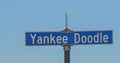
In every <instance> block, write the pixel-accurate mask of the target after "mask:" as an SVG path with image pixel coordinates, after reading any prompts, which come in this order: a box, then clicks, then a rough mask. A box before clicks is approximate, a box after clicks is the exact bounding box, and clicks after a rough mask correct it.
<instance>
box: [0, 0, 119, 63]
mask: <svg viewBox="0 0 120 63" xmlns="http://www.w3.org/2000/svg"><path fill="white" fill-rule="evenodd" d="M65 12H67V14H68V18H69V19H68V20H69V28H70V29H72V30H74V31H88V30H113V33H114V35H113V37H114V43H113V44H112V45H79V46H72V48H71V63H119V62H120V0H0V63H64V51H63V47H62V46H30V47H27V46H25V32H28V31H61V30H63V29H64V28H65V25H64V24H65V17H64V15H65Z"/></svg>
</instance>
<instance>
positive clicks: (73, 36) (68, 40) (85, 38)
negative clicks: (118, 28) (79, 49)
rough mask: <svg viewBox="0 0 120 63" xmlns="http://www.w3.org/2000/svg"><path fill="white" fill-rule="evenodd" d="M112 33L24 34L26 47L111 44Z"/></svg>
mask: <svg viewBox="0 0 120 63" xmlns="http://www.w3.org/2000/svg"><path fill="white" fill-rule="evenodd" d="M112 34H113V33H112V31H75V32H70V33H63V32H26V33H25V36H26V37H25V39H26V45H27V46H32V45H65V44H67V45H80V44H112V42H113V37H112Z"/></svg>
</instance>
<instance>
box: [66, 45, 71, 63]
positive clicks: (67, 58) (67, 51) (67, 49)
mask: <svg viewBox="0 0 120 63" xmlns="http://www.w3.org/2000/svg"><path fill="white" fill-rule="evenodd" d="M70 49H71V46H70V45H64V63H70Z"/></svg>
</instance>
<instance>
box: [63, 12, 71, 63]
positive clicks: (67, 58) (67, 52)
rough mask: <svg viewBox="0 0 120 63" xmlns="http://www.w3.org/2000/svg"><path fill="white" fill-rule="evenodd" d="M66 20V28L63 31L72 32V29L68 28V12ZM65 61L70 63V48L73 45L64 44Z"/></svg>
mask: <svg viewBox="0 0 120 63" xmlns="http://www.w3.org/2000/svg"><path fill="white" fill-rule="evenodd" d="M65 21H66V24H65V26H66V29H65V30H63V31H62V32H64V33H70V32H72V30H70V29H68V18H67V13H65ZM63 48H64V63H70V49H71V45H68V44H67V45H64V46H63Z"/></svg>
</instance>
